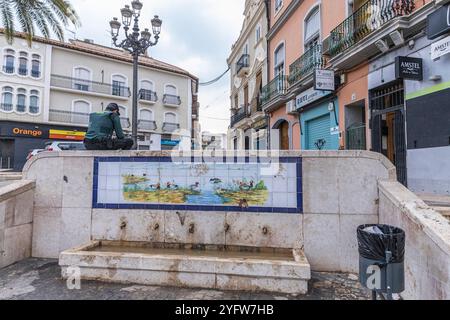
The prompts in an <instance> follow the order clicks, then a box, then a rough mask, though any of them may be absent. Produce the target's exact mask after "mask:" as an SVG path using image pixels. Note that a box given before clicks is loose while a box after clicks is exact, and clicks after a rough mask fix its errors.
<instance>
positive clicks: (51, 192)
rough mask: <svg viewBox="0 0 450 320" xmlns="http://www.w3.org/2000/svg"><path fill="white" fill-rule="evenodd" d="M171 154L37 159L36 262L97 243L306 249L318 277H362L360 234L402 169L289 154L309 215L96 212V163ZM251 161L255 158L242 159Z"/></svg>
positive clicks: (29, 169)
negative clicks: (299, 168) (383, 184)
mask: <svg viewBox="0 0 450 320" xmlns="http://www.w3.org/2000/svg"><path fill="white" fill-rule="evenodd" d="M169 155H170V154H169V153H164V152H162V153H161V152H157V153H155V152H64V153H57V152H52V153H41V154H39V155H37V156H36V157H34V158H33V159H32V160H31V161H30V162H28V163H27V165H26V166H25V169H24V178H25V179H28V180H35V181H36V190H35V207H34V227H33V242H32V244H33V245H32V255H33V257H42V258H57V257H58V256H59V254H60V252H62V251H64V250H67V249H70V248H73V247H77V246H81V245H83V244H86V243H88V242H89V241H91V240H125V241H151V242H167V243H186V244H207V245H237V246H250V247H268V248H303V249H304V251H305V254H306V256H307V258H308V260H309V262H310V264H311V267H312V269H313V270H317V271H348V272H357V271H358V251H357V241H356V228H357V226H358V225H360V224H364V223H377V222H378V200H379V197H378V181H380V180H389V179H392V180H395V168H394V167H393V166H392V164H390V163H389V162H388V161H387V160H386V159H385V158H384V157H383V156H382V155H380V154H375V153H371V152H367V151H323V152H319V151H317V152H315V151H308V152H283V153H281V154H280V156H283V157H302V158H303V161H302V162H303V174H302V175H303V207H304V210H303V211H304V212H303V214H285V213H277V212H260V213H251V212H209V211H201V212H196V211H175V210H114V209H92V204H93V196H92V194H93V180H94V179H93V169H94V157H96V156H100V157H141V156H142V157H162V156H169ZM201 155H202V154H197V155H196V156H201ZM245 155H250V156H252V155H253V154H252V153H250V154H239V155H238V156H239V157H242V156H245ZM221 157H222V155H221ZM124 222H125V224H124ZM124 225H126V227H125V228H124V227H123V226H124ZM192 226H194V228H192ZM192 229H193V230H194V232H193V233H191V232H190V231H192Z"/></svg>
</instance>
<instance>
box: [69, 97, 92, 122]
mask: <svg viewBox="0 0 450 320" xmlns="http://www.w3.org/2000/svg"><path fill="white" fill-rule="evenodd" d="M90 112H91V104H90V103H89V102H87V101H84V100H78V101H74V102H73V113H72V123H77V124H88V123H89V113H90Z"/></svg>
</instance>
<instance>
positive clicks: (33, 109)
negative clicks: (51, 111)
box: [30, 106, 39, 114]
mask: <svg viewBox="0 0 450 320" xmlns="http://www.w3.org/2000/svg"><path fill="white" fill-rule="evenodd" d="M30 113H32V114H36V113H39V107H33V106H30Z"/></svg>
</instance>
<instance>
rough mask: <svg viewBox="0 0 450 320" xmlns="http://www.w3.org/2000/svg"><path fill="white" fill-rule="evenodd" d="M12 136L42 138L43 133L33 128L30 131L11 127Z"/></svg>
mask: <svg viewBox="0 0 450 320" xmlns="http://www.w3.org/2000/svg"><path fill="white" fill-rule="evenodd" d="M12 135H13V136H21V137H33V138H42V137H43V136H44V132H43V131H42V130H40V129H34V128H33V129H31V128H21V127H13V128H12Z"/></svg>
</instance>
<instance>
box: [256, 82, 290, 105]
mask: <svg viewBox="0 0 450 320" xmlns="http://www.w3.org/2000/svg"><path fill="white" fill-rule="evenodd" d="M287 87H288V81H287V76H285V75H283V74H281V75H279V76H276V77H275V78H274V79H273V80H272V81H270V82H269V83H268V84H267V85H265V86H264V87H263V88H262V91H261V96H260V99H261V104H262V106H264V104H266V103H267V102H269V101H270V100H272V99H273V98H275V97H277V96H279V95H283V94H285V93H286V90H287Z"/></svg>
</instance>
